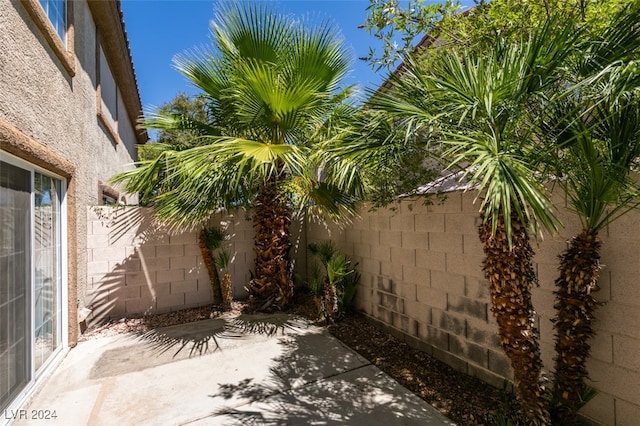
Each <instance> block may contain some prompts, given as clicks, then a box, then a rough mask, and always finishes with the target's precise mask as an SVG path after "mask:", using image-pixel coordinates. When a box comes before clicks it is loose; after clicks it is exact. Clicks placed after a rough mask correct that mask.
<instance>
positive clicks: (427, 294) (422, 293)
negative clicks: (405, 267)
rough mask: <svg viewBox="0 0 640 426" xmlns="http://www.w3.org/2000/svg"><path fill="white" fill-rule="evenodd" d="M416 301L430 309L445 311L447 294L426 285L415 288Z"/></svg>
mask: <svg viewBox="0 0 640 426" xmlns="http://www.w3.org/2000/svg"><path fill="white" fill-rule="evenodd" d="M416 296H417V301H418V302H420V303H422V304H424V305H426V306H430V307H432V308H438V309H440V310H442V311H444V310H446V309H447V293H446V292H444V291H442V290H439V289H437V288H430V287H427V286H426V285H419V286H416Z"/></svg>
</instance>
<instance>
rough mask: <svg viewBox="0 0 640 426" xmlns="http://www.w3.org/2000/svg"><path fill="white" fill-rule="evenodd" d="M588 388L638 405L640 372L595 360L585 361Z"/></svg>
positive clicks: (639, 398)
mask: <svg viewBox="0 0 640 426" xmlns="http://www.w3.org/2000/svg"><path fill="white" fill-rule="evenodd" d="M587 371H589V376H590V378H591V381H587V383H588V384H589V385H590V386H593V387H594V388H596V389H598V390H600V391H601V392H604V393H608V394H610V395H613V396H614V397H615V398H616V399H623V400H625V401H628V402H630V403H631V404H635V405H640V372H638V371H631V370H627V369H625V368H621V367H619V366H617V365H614V364H609V363H607V362H602V361H600V360H597V359H595V358H590V359H589V360H588V361H587Z"/></svg>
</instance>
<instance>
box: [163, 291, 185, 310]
mask: <svg viewBox="0 0 640 426" xmlns="http://www.w3.org/2000/svg"><path fill="white" fill-rule="evenodd" d="M156 303H157V307H158V309H172V310H173V309H181V308H182V307H184V303H185V301H184V293H177V294H167V295H160V296H158V299H157V301H156Z"/></svg>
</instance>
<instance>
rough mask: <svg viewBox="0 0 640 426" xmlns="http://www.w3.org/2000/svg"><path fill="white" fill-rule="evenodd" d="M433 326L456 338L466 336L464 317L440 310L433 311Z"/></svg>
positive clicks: (433, 309) (434, 309)
mask: <svg viewBox="0 0 640 426" xmlns="http://www.w3.org/2000/svg"><path fill="white" fill-rule="evenodd" d="M431 325H432V326H434V327H437V328H439V329H441V330H444V331H446V332H448V333H450V334H454V335H456V336H464V335H465V328H466V326H465V321H464V317H462V316H459V315H456V314H453V313H450V312H446V311H442V310H440V309H436V308H432V309H431Z"/></svg>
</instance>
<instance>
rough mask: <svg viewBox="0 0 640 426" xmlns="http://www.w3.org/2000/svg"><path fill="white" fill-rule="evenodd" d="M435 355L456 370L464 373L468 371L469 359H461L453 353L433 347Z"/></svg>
mask: <svg viewBox="0 0 640 426" xmlns="http://www.w3.org/2000/svg"><path fill="white" fill-rule="evenodd" d="M433 357H434V358H435V359H437V360H440V361H442V362H444V363H445V364H447V365H448V366H450V367H451V368H453V369H454V370H458V371H461V372H463V373H466V372H467V364H468V363H467V361H465V360H464V359H461V358H459V357H457V356H455V355H453V354H452V353H450V352H448V351H445V350H442V349H439V348H436V347H434V348H433Z"/></svg>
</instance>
